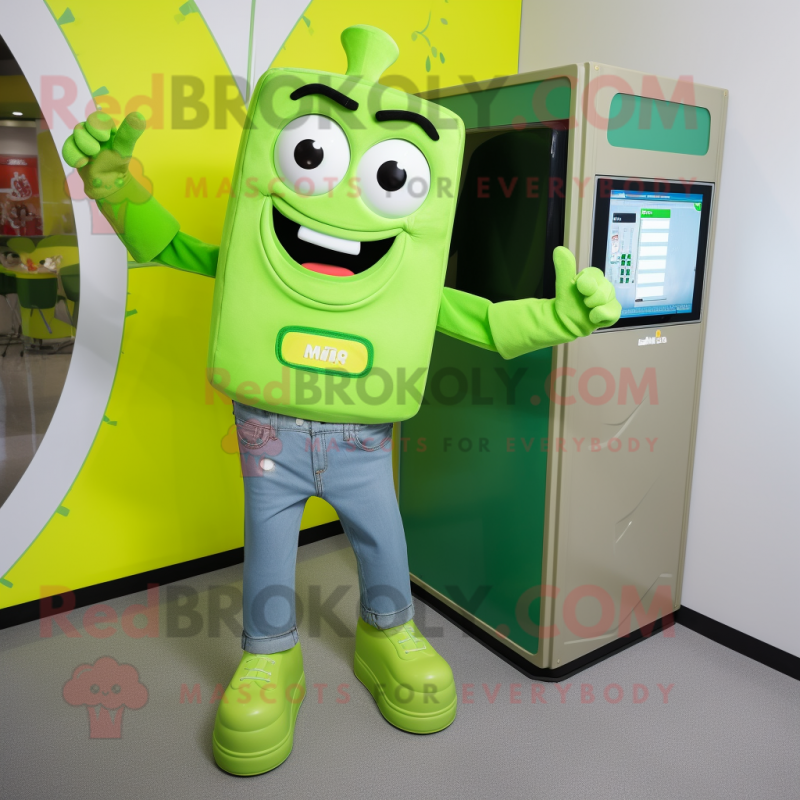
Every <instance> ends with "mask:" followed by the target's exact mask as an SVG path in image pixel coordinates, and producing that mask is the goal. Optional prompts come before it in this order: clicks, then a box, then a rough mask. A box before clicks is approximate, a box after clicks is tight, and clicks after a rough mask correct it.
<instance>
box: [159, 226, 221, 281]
mask: <svg viewBox="0 0 800 800" xmlns="http://www.w3.org/2000/svg"><path fill="white" fill-rule="evenodd" d="M218 258H219V247H217V246H216V245H211V244H206V243H205V242H201V241H200V240H199V239H195V238H194V236H188V235H187V234H185V233H181V232H180V231H178V233H177V234H175V238H174V239H173V240H172V241H171V242H170V243H169V244H168V245H167V246H166V247H165V248H164V249H163V250H162V251H161V252H160V253H158V254H157V255H156V256H155V257H154V258H152V259H151V260H152V261H155V262H156V263H157V264H163V265H164V266H165V267H175V268H176V269H183V270H186V271H187V272H197V273H198V274H200V275H207V276H208V277H209V278H213V277H214V276H215V275H216V273H217V259H218Z"/></svg>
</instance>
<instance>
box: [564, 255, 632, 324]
mask: <svg viewBox="0 0 800 800" xmlns="http://www.w3.org/2000/svg"><path fill="white" fill-rule="evenodd" d="M553 262H554V264H555V268H556V298H555V312H556V316H557V317H558V319H559V320H560V321H561V324H562V325H563V326H564V327H565V328H566V329H567V330H568V331H570V332H571V333H572V334H573V335H575V336H576V337H578V336H588V335H589V334H590V333H591V332H592V331H593V330H596V329H597V328H605V327H608V326H609V325H613V324H614V323H615V322H616V321H617V320H618V319H619V315H620V314H621V313H622V306H621V305H620V304H619V301H618V300H617V298H616V295H615V293H614V286H613V285H612V284H611V282H610V281H609V280H607V279H606V277H605V275H603V273H602V272H601V271H600V270H599V269H597V267H587V268H586V269H584V270H581V272H580V273H578V271H577V266H576V264H575V256H573V255H572V253H571V252H570V251H569V250H568V249H567V248H566V247H556V249H555V250H554V251H553Z"/></svg>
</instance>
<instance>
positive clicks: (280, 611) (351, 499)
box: [233, 403, 414, 655]
mask: <svg viewBox="0 0 800 800" xmlns="http://www.w3.org/2000/svg"><path fill="white" fill-rule="evenodd" d="M233 406H234V408H233V411H234V415H235V417H236V430H237V435H238V440H239V453H240V455H241V462H242V475H243V478H244V499H245V529H244V585H243V611H244V630H243V632H242V648H243V649H244V650H247V651H248V652H250V653H259V654H265V655H266V654H269V653H277V652H280V651H281V650H287V649H289V648H290V647H292V646H294V645H295V644H296V643H297V641H298V635H297V621H296V614H295V565H296V561H297V539H298V534H299V531H300V519H301V517H302V515H303V508H304V507H305V504H306V500H307V499H308V498H309V497H311V496H312V495H316V496H317V497H322V498H324V499H325V500H327V501H328V502H329V503H330V504H331V505H332V506H333V507H334V508H335V509H336V512H337V513H338V515H339V519H340V520H341V523H342V527H343V528H344V532H345V533H346V534H347V538H348V539H349V541H350V545H351V546H352V548H353V552H354V553H355V556H356V561H357V562H358V580H359V588H360V599H361V616H362V617H363V619H364V621H365V622H368V623H369V624H370V625H373V626H374V627H376V628H391V627H393V626H394V625H401V624H402V623H404V622H408V621H409V620H410V619H411V618H412V617H413V616H414V607H413V603H412V600H411V584H410V580H409V575H408V554H407V552H406V540H405V534H404V532H403V521H402V519H401V518H400V510H399V508H398V507H397V498H396V496H395V491H394V480H393V476H392V453H391V443H392V438H391V437H392V425H391V423H386V424H382V425H357V424H352V423H341V422H339V423H335V422H314V421H312V420H305V419H295V418H294V417H286V416H283V415H282V414H274V413H271V412H268V411H261V410H260V409H257V408H252V407H251V406H246V405H243V404H242V403H234V404H233Z"/></svg>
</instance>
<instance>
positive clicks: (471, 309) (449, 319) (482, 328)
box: [436, 286, 497, 352]
mask: <svg viewBox="0 0 800 800" xmlns="http://www.w3.org/2000/svg"><path fill="white" fill-rule="evenodd" d="M491 305H492V303H491V302H490V301H489V300H487V299H486V298H485V297H478V295H476V294H467V292H459V291H458V290H457V289H450V288H448V287H447V286H445V288H444V289H443V290H442V300H441V303H440V305H439V318H438V319H437V320H436V330H437V331H439V332H440V333H446V334H447V335H448V336H452V337H453V338H454V339H460V340H461V341H462V342H466V343H467V344H474V345H476V346H477V347H482V348H483V349H484V350H493V351H495V352H496V351H497V347H495V344H494V339H493V338H492V331H491V327H490V325H489V308H490V306H491Z"/></svg>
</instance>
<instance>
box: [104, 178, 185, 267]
mask: <svg viewBox="0 0 800 800" xmlns="http://www.w3.org/2000/svg"><path fill="white" fill-rule="evenodd" d="M97 207H98V208H99V209H100V211H101V212H102V214H103V216H104V217H105V218H106V219H107V220H108V221H109V222H110V223H111V227H112V228H113V229H114V232H115V233H116V234H117V236H119V238H120V239H122V241H123V243H124V244H125V247H127V248H128V250H129V251H130V253H131V255H132V256H133V257H134V259H135V260H136V261H140V262H146V261H152V260H153V258H154V257H155V256H156V255H157V254H158V253H160V252H161V251H162V250H163V249H164V248H165V247H166V246H167V245H168V244H169V243H170V242H171V241H172V240H173V239H174V238H175V234H176V233H178V230H179V229H180V225H179V224H178V220H176V219H175V217H173V216H172V214H170V213H169V211H167V210H166V209H165V208H164V207H163V206H162V205H161V204H160V203H159V202H158V200H156V199H155V197H153V195H151V194H150V192H148V191H147V189H145V188H144V186H142V185H141V184H140V183H139V182H138V181H137V180H136V179H131V180H129V181H128V182H127V183H126V184H125V186H123V187H122V188H121V189H119V190H118V191H116V192H114V193H113V194H110V195H108V197H105V198H103V199H101V200H98V201H97Z"/></svg>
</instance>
